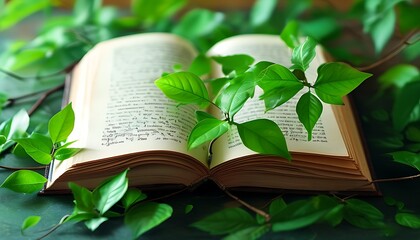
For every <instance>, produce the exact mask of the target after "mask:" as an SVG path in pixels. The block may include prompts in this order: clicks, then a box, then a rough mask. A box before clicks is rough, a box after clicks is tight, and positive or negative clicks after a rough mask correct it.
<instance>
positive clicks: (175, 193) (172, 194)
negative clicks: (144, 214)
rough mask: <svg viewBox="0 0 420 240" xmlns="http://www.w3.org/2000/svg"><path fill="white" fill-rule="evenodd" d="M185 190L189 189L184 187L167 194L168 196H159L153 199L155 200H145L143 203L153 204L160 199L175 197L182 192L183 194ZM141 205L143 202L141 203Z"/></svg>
mask: <svg viewBox="0 0 420 240" xmlns="http://www.w3.org/2000/svg"><path fill="white" fill-rule="evenodd" d="M187 189H189V188H188V187H185V188H182V189H181V190H178V191H176V192H172V193H169V194H166V195H163V196H160V197H155V198H152V199H148V200H146V201H144V202H153V201H157V200H161V199H165V198H169V197H172V196H175V195H177V194H179V193H182V192H184V191H185V190H187ZM142 203H143V202H142Z"/></svg>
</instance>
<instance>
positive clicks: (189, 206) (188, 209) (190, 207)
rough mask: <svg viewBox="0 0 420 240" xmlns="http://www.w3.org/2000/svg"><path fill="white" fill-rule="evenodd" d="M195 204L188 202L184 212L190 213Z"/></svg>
mask: <svg viewBox="0 0 420 240" xmlns="http://www.w3.org/2000/svg"><path fill="white" fill-rule="evenodd" d="M193 207H194V206H193V205H191V204H188V205H185V209H184V213H185V214H188V213H190V212H191V211H192V210H193Z"/></svg>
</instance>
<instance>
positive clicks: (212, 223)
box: [191, 208, 258, 235]
mask: <svg viewBox="0 0 420 240" xmlns="http://www.w3.org/2000/svg"><path fill="white" fill-rule="evenodd" d="M191 226H193V227H195V228H198V229H200V230H202V231H206V232H208V233H210V234H214V235H221V234H227V233H234V232H237V231H239V230H242V229H245V228H249V227H254V226H258V225H257V222H256V221H255V219H254V218H253V217H252V216H251V214H249V213H248V212H246V211H245V210H243V209H241V208H226V209H223V210H221V211H219V212H216V213H213V214H211V215H210V216H207V217H205V218H204V219H202V220H200V221H198V222H195V223H193V224H192V225H191Z"/></svg>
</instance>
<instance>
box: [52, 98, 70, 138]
mask: <svg viewBox="0 0 420 240" xmlns="http://www.w3.org/2000/svg"><path fill="white" fill-rule="evenodd" d="M73 128H74V112H73V108H72V106H71V103H70V104H68V105H67V106H66V107H65V108H63V109H62V110H61V111H59V112H58V113H56V114H55V115H54V116H53V117H52V118H51V119H50V121H49V122H48V132H49V134H50V136H51V140H52V141H53V143H54V144H55V143H58V142H62V141H65V140H66V139H67V137H68V136H69V135H70V133H71V132H72V131H73Z"/></svg>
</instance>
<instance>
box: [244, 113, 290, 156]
mask: <svg viewBox="0 0 420 240" xmlns="http://www.w3.org/2000/svg"><path fill="white" fill-rule="evenodd" d="M237 128H238V133H239V136H240V137H241V140H242V143H243V144H244V145H245V146H246V147H247V148H249V149H251V150H252V151H255V152H258V153H261V154H269V155H277V156H280V157H283V158H286V159H288V160H290V159H291V156H290V153H289V151H288V150H287V145H286V139H285V138H284V135H283V132H282V131H281V130H280V128H279V126H278V125H277V124H276V123H275V122H273V121H271V120H268V119H257V120H252V121H249V122H246V123H241V124H238V125H237Z"/></svg>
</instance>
